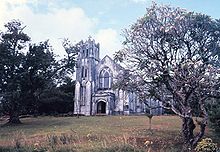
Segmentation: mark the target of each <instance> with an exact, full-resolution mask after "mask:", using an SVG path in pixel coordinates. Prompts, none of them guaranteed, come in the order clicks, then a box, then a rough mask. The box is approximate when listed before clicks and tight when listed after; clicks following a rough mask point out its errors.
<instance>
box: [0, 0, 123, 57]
mask: <svg viewBox="0 0 220 152" xmlns="http://www.w3.org/2000/svg"><path fill="white" fill-rule="evenodd" d="M9 2H10V3H9ZM27 3H29V4H30V1H27V0H11V1H7V0H0V10H1V13H0V30H2V28H3V25H4V24H5V23H7V22H8V21H10V20H12V19H19V20H21V21H22V22H23V23H24V25H27V27H26V29H25V32H26V33H27V34H28V35H29V36H30V37H31V38H32V42H34V43H38V42H40V41H44V40H47V39H49V40H50V41H49V42H50V43H51V45H52V46H53V48H54V52H55V54H58V55H60V56H62V55H64V52H63V48H62V39H63V38H69V39H70V40H71V41H72V42H73V43H76V42H78V41H80V40H82V39H83V40H85V39H87V38H88V36H89V35H92V36H94V39H95V40H96V42H99V43H100V49H101V50H100V56H101V57H104V56H105V55H106V54H108V55H109V56H111V57H112V56H113V53H114V52H115V51H117V50H119V49H120V41H119V35H118V33H117V32H116V30H114V29H112V28H106V29H100V30H97V31H95V29H97V28H96V26H97V25H98V24H99V22H98V19H97V18H90V17H88V16H87V15H86V14H85V12H84V10H83V9H82V8H79V7H78V8H77V7H72V8H70V9H64V8H58V7H57V5H56V4H53V3H48V9H49V10H48V11H47V12H45V13H36V12H34V11H33V9H31V8H30V7H29V6H28V5H27ZM31 3H33V4H34V7H36V8H37V9H40V8H38V3H39V1H38V0H34V1H32V2H31Z"/></svg>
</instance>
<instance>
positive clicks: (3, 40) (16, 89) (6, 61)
mask: <svg viewBox="0 0 220 152" xmlns="http://www.w3.org/2000/svg"><path fill="white" fill-rule="evenodd" d="M5 27H6V29H7V31H6V32H5V33H3V32H2V33H1V34H0V95H1V97H3V99H2V100H1V101H2V102H3V103H4V109H6V111H7V112H8V114H9V116H10V119H9V122H10V123H20V120H19V117H18V115H19V109H21V108H20V107H21V104H22V101H21V98H20V97H21V85H20V84H21V83H20V82H21V76H22V73H23V72H24V71H23V66H22V64H23V62H24V57H25V55H24V53H22V52H21V50H23V49H25V46H26V44H27V43H28V42H29V41H30V37H29V36H28V35H27V34H25V33H24V32H23V29H24V28H25V26H22V25H21V23H20V22H18V21H12V22H9V23H7V24H5Z"/></svg>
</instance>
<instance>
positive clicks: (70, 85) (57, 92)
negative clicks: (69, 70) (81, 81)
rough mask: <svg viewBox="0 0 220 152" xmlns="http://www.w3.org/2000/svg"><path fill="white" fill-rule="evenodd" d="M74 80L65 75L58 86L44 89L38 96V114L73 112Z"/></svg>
mask: <svg viewBox="0 0 220 152" xmlns="http://www.w3.org/2000/svg"><path fill="white" fill-rule="evenodd" d="M74 88H75V81H73V80H72V79H71V78H70V77H68V76H67V77H66V78H65V79H64V82H63V83H62V84H61V85H60V86H54V87H53V88H51V89H48V90H45V91H44V92H43V93H42V95H41V96H40V98H39V108H38V109H39V110H38V112H39V113H40V114H50V115H51V114H58V113H69V112H73V108H74V106H73V103H74V102H73V99H74Z"/></svg>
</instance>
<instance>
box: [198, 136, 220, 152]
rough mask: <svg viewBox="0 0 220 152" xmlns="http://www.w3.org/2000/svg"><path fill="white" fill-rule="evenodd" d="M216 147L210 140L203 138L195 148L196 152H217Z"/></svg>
mask: <svg viewBox="0 0 220 152" xmlns="http://www.w3.org/2000/svg"><path fill="white" fill-rule="evenodd" d="M217 150H218V147H217V144H216V143H213V141H212V139H211V138H205V139H203V140H202V141H201V142H199V143H198V145H197V146H196V148H195V151H196V152H217Z"/></svg>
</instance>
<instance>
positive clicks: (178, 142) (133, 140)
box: [0, 116, 220, 152]
mask: <svg viewBox="0 0 220 152" xmlns="http://www.w3.org/2000/svg"><path fill="white" fill-rule="evenodd" d="M21 121H22V123H23V124H21V125H18V126H3V127H1V128H0V147H2V149H4V148H6V150H5V151H7V148H8V147H9V148H10V147H17V148H20V147H26V148H30V149H35V151H44V150H45V151H46V149H47V150H48V151H62V150H63V151H105V150H106V151H108V148H110V149H112V147H113V149H114V148H116V149H117V147H124V148H125V151H129V150H128V149H131V150H132V149H133V151H134V149H135V150H136V151H138V150H140V151H141V150H143V151H147V150H149V151H152V152H153V151H178V150H179V149H180V148H181V146H182V142H183V141H182V138H181V132H180V127H181V120H180V119H179V118H178V117H175V116H158V117H156V116H155V117H153V120H152V130H151V131H150V130H149V129H148V127H149V124H148V118H147V117H146V116H99V117H98V116H96V117H80V118H76V117H37V118H23V119H21ZM4 123H5V121H0V125H3V124H4ZM206 136H208V137H211V138H212V139H214V141H215V142H218V141H219V139H220V138H218V137H216V136H215V135H214V134H212V132H211V131H210V130H209V129H207V131H206ZM126 148H127V149H126ZM0 151H1V150H0ZM2 151H3V150H2ZM27 151H28V150H27ZM113 151H114V150H113ZM115 151H117V150H115Z"/></svg>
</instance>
